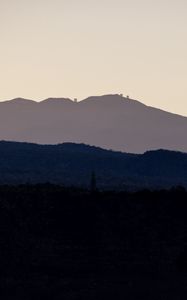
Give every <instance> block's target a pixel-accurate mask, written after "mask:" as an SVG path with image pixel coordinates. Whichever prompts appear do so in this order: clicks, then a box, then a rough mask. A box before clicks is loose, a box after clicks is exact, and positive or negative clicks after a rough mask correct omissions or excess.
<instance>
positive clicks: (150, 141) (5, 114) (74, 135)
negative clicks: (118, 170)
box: [0, 95, 187, 153]
mask: <svg viewBox="0 0 187 300" xmlns="http://www.w3.org/2000/svg"><path fill="white" fill-rule="evenodd" d="M186 132H187V118H186V117H182V116H179V115H176V114H172V113H168V112H165V111H162V110H159V109H155V108H152V107H148V106H146V105H144V104H142V103H140V102H138V101H136V100H131V99H128V98H123V97H121V96H119V95H105V96H101V97H89V98H87V99H85V100H83V101H80V102H78V103H76V102H73V101H72V100H70V99H64V98H59V99H58V98H49V99H46V100H44V101H41V102H35V101H32V100H25V99H21V98H17V99H14V100H11V101H5V102H1V103H0V139H1V140H10V141H22V142H33V143H40V144H57V143H63V142H75V143H86V144H90V145H95V146H99V147H102V148H105V149H113V150H118V151H125V152H133V153H143V152H144V151H147V150H156V149H160V148H162V149H168V150H177V151H183V152H187V140H186Z"/></svg>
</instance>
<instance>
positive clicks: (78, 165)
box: [0, 142, 187, 190]
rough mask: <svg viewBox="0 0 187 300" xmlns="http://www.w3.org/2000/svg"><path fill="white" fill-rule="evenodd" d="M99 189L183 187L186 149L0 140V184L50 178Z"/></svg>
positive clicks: (68, 183) (57, 181)
mask: <svg viewBox="0 0 187 300" xmlns="http://www.w3.org/2000/svg"><path fill="white" fill-rule="evenodd" d="M93 171H94V172H95V177H96V183H97V187H98V188H99V189H116V190H124V189H125V190H138V189H142V188H154V189H155V188H170V187H172V186H178V185H183V186H185V187H187V154H185V153H181V152H172V151H166V150H158V151H149V152H146V153H144V154H139V155H138V154H128V153H122V152H114V151H109V150H103V149H101V148H97V147H91V146H88V145H84V144H73V143H64V144H59V145H37V144H29V143H16V142H0V184H21V183H45V182H50V183H55V184H61V185H64V186H79V187H84V188H86V187H89V185H90V179H91V173H92V172H93Z"/></svg>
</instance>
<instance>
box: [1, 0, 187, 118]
mask: <svg viewBox="0 0 187 300" xmlns="http://www.w3.org/2000/svg"><path fill="white" fill-rule="evenodd" d="M0 38H1V44H0V54H1V55H0V100H8V99H11V98H15V97H24V98H29V99H35V100H42V99H45V98H48V97H52V96H53V97H70V98H74V97H77V98H78V99H79V100H82V99H84V98H86V97H87V96H90V95H102V94H108V93H124V94H129V95H130V96H131V97H132V98H134V99H138V100H140V101H142V102H144V103H145V104H147V105H151V106H155V107H160V108H163V109H165V110H168V111H172V112H176V113H180V114H183V115H187V1H186V0H157V1H156V0H152V1H151V0H95V1H94V0H32V1H31V0H0Z"/></svg>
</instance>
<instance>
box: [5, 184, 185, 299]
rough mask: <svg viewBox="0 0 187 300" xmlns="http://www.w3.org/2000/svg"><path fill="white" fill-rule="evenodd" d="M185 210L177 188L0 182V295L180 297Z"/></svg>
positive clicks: (29, 297)
mask: <svg viewBox="0 0 187 300" xmlns="http://www.w3.org/2000/svg"><path fill="white" fill-rule="evenodd" d="M186 214H187V192H186V191H185V190H184V189H182V188H180V189H179V188H178V189H172V190H171V191H164V190H163V191H155V192H150V191H141V192H137V193H127V192H119V193H116V192H102V193H101V192H93V193H90V192H88V191H86V190H85V191H84V190H80V189H64V188H62V187H60V186H55V185H50V184H45V185H33V186H29V185H25V186H17V187H15V186H14V187H13V186H1V187H0V265H1V268H0V291H1V299H8V300H10V299H19V300H23V299H24V300H25V299H27V300H29V299H53V300H56V299H64V300H72V299H83V300H87V299H90V300H92V299H93V300H97V299H102V300H103V299H112V300H115V299H121V300H122V299H128V300H137V299H144V300H150V299H153V300H158V299H170V300H176V299H177V300H182V299H186V296H187V289H186V286H187V219H186Z"/></svg>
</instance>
